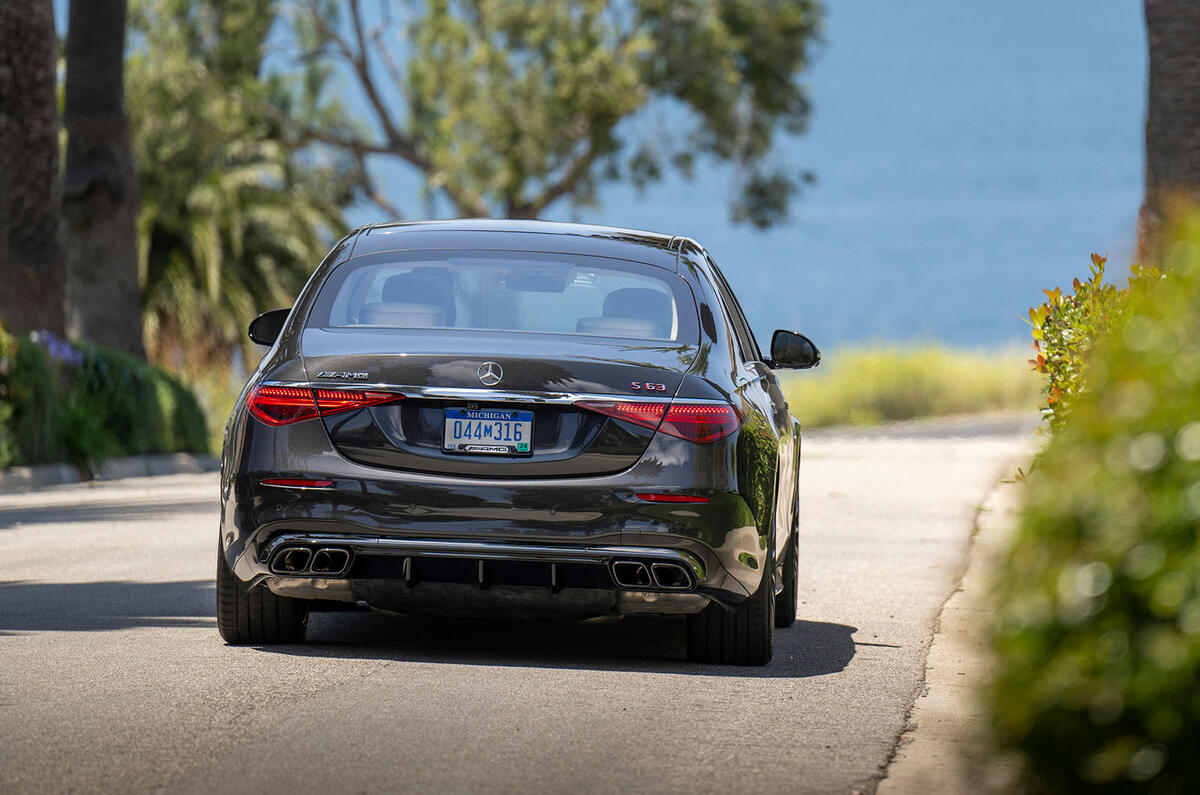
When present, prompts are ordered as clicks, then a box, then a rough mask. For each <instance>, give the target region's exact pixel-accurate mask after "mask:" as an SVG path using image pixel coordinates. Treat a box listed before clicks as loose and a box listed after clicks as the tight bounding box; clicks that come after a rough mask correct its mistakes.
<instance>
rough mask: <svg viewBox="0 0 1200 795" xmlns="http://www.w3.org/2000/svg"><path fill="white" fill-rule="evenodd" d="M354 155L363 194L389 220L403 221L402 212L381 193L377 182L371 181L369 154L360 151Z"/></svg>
mask: <svg viewBox="0 0 1200 795" xmlns="http://www.w3.org/2000/svg"><path fill="white" fill-rule="evenodd" d="M353 155H354V165H355V167H356V169H357V170H358V181H359V184H360V185H361V186H362V189H363V193H364V194H366V197H367V198H368V199H370V200H371V201H372V202H373V203H374V204H375V206H376V207H378V208H379V209H381V210H383V213H384V215H386V216H387V217H388V220H391V221H400V220H403V218H404V215H403V214H402V213H401V212H400V210H399V209H398V208H397V207H396V205H394V204H392V203H391V201H389V200H388V198H387V197H386V196H384V195H383V194H382V193H380V192H379V190H378V189H377V188H376V187H375V181H374V180H373V179H371V172H370V171H368V170H367V153H366V152H364V151H361V150H359V151H357V152H354V153H353Z"/></svg>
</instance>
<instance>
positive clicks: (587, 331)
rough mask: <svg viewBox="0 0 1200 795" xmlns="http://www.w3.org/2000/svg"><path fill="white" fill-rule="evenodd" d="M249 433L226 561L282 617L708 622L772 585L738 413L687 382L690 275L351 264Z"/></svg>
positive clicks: (656, 270) (255, 396)
mask: <svg viewBox="0 0 1200 795" xmlns="http://www.w3.org/2000/svg"><path fill="white" fill-rule="evenodd" d="M314 295H315V297H314V298H313V300H312V301H311V302H310V303H309V305H308V306H307V307H306V312H305V314H304V316H303V317H300V316H299V312H294V313H293V314H294V315H297V316H295V317H293V318H292V319H291V321H290V322H289V328H288V329H285V332H284V333H285V335H290V336H289V340H290V342H289V343H288V344H284V345H277V346H276V350H275V352H274V354H273V356H272V357H271V358H269V359H268V361H267V362H265V363H264V366H263V367H262V368H261V369H260V372H259V373H258V374H257V375H256V377H255V378H254V379H252V381H251V384H250V385H249V386H248V388H247V390H246V392H245V394H244V395H243V398H242V401H241V402H240V404H239V409H238V410H237V411H235V414H234V417H233V419H232V420H231V423H230V426H229V429H228V434H229V435H228V437H227V444H226V451H225V462H224V473H225V474H224V478H223V482H224V500H223V518H222V534H223V549H224V559H225V561H226V562H227V564H228V566H229V567H230V569H231V571H232V572H233V573H234V574H235V575H236V576H237V577H238V578H239V579H240V580H241V581H243V582H246V583H249V584H251V585H259V584H261V585H265V586H266V587H268V588H269V589H270V590H271V591H272V592H273V593H275V594H277V595H279V596H285V597H293V598H302V599H312V598H318V599H333V600H344V601H356V600H364V601H366V602H368V603H370V604H372V605H373V606H376V607H381V608H386V609H393V610H400V611H424V612H439V613H446V614H480V613H483V614H488V615H506V616H525V615H546V614H554V615H568V616H577V617H585V616H595V615H602V614H606V613H611V612H618V613H637V612H649V613H695V612H698V611H700V610H702V609H704V608H705V607H706V606H707V605H708V604H710V603H712V602H716V603H719V604H722V605H736V604H738V603H740V602H741V601H743V600H745V599H746V598H747V597H748V596H749V595H751V594H753V593H754V592H755V591H756V590H757V589H758V586H759V582H760V580H761V579H762V576H763V572H764V570H765V568H766V564H767V560H766V557H765V552H764V544H763V543H762V536H761V529H760V527H759V526H758V524H757V523H756V521H755V517H754V515H753V514H752V512H751V510H750V508H749V507H748V505H747V502H746V501H745V500H744V499H743V497H742V495H741V493H740V491H739V487H738V480H737V478H738V471H737V469H738V466H737V462H738V456H737V449H738V440H739V435H740V434H741V433H742V419H743V418H742V413H741V411H740V408H739V407H738V406H735V405H733V404H731V403H730V402H729V398H728V395H727V393H725V392H723V391H722V390H721V389H720V388H718V387H717V386H716V385H713V384H711V383H709V382H708V381H705V380H703V379H701V378H697V377H696V376H694V375H690V374H689V371H690V370H691V369H692V367H693V364H694V363H695V361H696V358H697V357H698V356H700V355H701V346H700V345H699V336H698V322H697V317H696V304H695V300H694V298H693V297H692V293H691V288H690V287H689V285H688V283H687V281H686V280H685V279H684V278H683V277H681V276H680V275H679V274H678V273H676V272H675V271H674V269H672V268H665V267H661V266H659V265H653V264H646V263H638V262H631V261H628V260H615V259H609V258H603V257H596V256H585V255H569V254H561V253H536V252H533V253H531V252H514V251H503V250H497V251H478V250H461V251H437V252H430V251H409V252H386V253H382V254H372V255H367V256H363V257H357V258H354V259H351V260H349V261H347V262H345V263H342V264H341V265H340V266H338V267H337V268H334V269H332V270H331V271H330V272H329V273H328V274H327V275H325V276H324V279H323V283H322V284H320V285H317V286H316V293H315V294H314Z"/></svg>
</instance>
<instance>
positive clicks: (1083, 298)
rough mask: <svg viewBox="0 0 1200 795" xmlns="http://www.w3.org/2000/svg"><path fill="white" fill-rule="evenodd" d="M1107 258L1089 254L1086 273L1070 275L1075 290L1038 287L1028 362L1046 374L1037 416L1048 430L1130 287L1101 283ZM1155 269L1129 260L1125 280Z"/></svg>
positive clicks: (1062, 414)
mask: <svg viewBox="0 0 1200 795" xmlns="http://www.w3.org/2000/svg"><path fill="white" fill-rule="evenodd" d="M1106 262H1107V257H1101V256H1100V255H1099V254H1093V255H1092V263H1091V265H1090V268H1091V276H1090V278H1088V279H1087V281H1082V282H1081V281H1080V280H1079V279H1075V281H1074V283H1073V285H1072V286H1073V287H1074V288H1075V292H1074V293H1065V292H1063V290H1062V289H1061V288H1059V287H1055V288H1054V289H1053V290H1043V292H1044V293H1045V294H1046V302H1045V303H1043V304H1041V305H1039V306H1035V307H1032V308H1031V309H1030V310H1029V321H1028V322H1029V325H1030V326H1032V331H1031V332H1030V333H1031V334H1032V335H1033V347H1034V350H1036V351H1037V358H1035V359H1032V360H1031V361H1030V364H1032V365H1033V368H1034V369H1035V370H1037V371H1038V372H1039V373H1042V374H1044V375H1046V376H1048V378H1047V381H1046V386H1045V388H1044V389H1043V392H1044V393H1045V394H1046V403H1045V407H1044V408H1043V409H1042V415H1043V416H1044V417H1045V419H1046V421H1047V422H1048V423H1049V424H1050V428H1051V429H1052V430H1056V429H1057V428H1059V427H1060V426H1061V425H1062V423H1063V421H1064V420H1065V419H1066V417H1067V414H1068V413H1069V411H1070V407H1071V403H1072V401H1073V400H1074V398H1075V396H1076V395H1078V394H1079V393H1080V392H1081V391H1083V389H1084V378H1083V370H1084V363H1085V362H1086V360H1087V356H1088V352H1089V351H1090V350H1091V347H1092V344H1093V342H1094V341H1095V340H1096V338H1097V337H1099V336H1100V335H1101V334H1103V333H1104V331H1106V330H1107V329H1108V328H1109V327H1110V326H1112V325H1113V324H1115V323H1117V322H1118V321H1119V319H1120V316H1121V312H1122V311H1123V310H1124V308H1125V304H1126V302H1127V301H1128V299H1129V289H1128V288H1125V289H1118V288H1117V287H1116V286H1115V285H1112V284H1105V283H1104V265H1105V263H1106ZM1160 277H1161V274H1160V273H1159V271H1158V270H1157V269H1156V268H1143V267H1140V266H1138V265H1134V266H1133V268H1132V269H1131V278H1130V284H1135V283H1137V282H1138V281H1140V280H1142V279H1156V278H1160Z"/></svg>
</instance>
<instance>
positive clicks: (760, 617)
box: [687, 562, 775, 665]
mask: <svg viewBox="0 0 1200 795" xmlns="http://www.w3.org/2000/svg"><path fill="white" fill-rule="evenodd" d="M774 570H775V567H774V565H772V564H771V563H770V562H768V564H767V566H766V572H765V574H764V575H763V578H762V581H761V582H760V583H759V585H758V590H757V591H755V592H754V595H753V596H751V597H750V598H749V599H747V600H746V601H744V602H742V603H741V604H740V605H738V606H737V608H736V609H734V610H732V611H730V610H726V609H725V608H723V607H721V606H720V605H715V604H710V605H709V606H708V607H706V608H704V609H703V610H702V611H700V612H699V613H695V614H693V615H690V616H688V617H687V622H688V623H687V647H688V648H687V651H688V659H689V660H692V661H693V662H702V663H719V664H723V665H766V664H767V663H769V662H770V661H771V654H772V652H773V651H774V648H773V647H774V645H775V585H774V582H773V580H774Z"/></svg>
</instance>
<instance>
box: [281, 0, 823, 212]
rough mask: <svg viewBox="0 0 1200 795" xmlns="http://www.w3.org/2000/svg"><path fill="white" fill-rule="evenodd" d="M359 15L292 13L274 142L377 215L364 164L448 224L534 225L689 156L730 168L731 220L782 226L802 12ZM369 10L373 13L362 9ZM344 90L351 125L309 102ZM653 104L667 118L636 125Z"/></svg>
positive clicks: (726, 6) (792, 183) (664, 2)
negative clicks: (406, 187) (430, 204)
mask: <svg viewBox="0 0 1200 795" xmlns="http://www.w3.org/2000/svg"><path fill="white" fill-rule="evenodd" d="M394 6H395V4H392V3H383V4H381V5H380V6H379V7H378V13H375V14H373V15H371V17H370V18H368V16H367V15H366V14H364V10H363V8H362V3H360V2H359V0H348V2H344V3H343V2H331V1H330V0H294V1H293V2H290V3H288V8H289V12H290V16H291V18H292V19H293V21H294V24H293V26H292V33H293V35H294V39H295V42H296V44H297V46H298V47H299V48H300V51H301V61H302V63H303V64H304V65H305V79H304V81H303V82H302V86H303V88H302V90H301V91H300V92H298V93H297V94H296V95H295V101H294V103H293V105H292V107H291V113H290V115H289V118H288V128H289V130H290V131H291V132H292V133H293V134H294V136H295V138H294V140H295V141H296V143H298V144H302V143H314V142H315V143H319V144H323V145H325V147H327V148H332V149H333V150H335V151H338V152H342V153H344V154H346V155H347V156H349V157H350V158H352V159H353V161H354V162H355V163H356V164H357V166H358V169H357V171H358V178H359V187H360V188H361V189H362V190H363V191H364V192H365V194H366V195H367V196H369V197H370V198H372V199H373V200H374V201H375V202H376V203H377V204H378V205H379V206H380V208H381V209H382V211H383V212H384V213H385V214H386V215H387V216H389V217H399V216H400V215H401V211H400V209H399V208H397V207H395V206H394V205H393V204H392V203H391V202H390V200H389V199H388V198H387V196H386V195H385V194H384V192H382V191H381V190H379V188H378V186H376V185H375V184H374V183H373V182H372V178H371V174H370V171H369V169H368V168H367V163H368V160H370V159H371V158H387V159H391V160H394V161H399V162H401V163H404V164H406V165H407V166H408V167H410V168H411V169H413V170H415V172H417V173H418V174H419V175H420V177H421V178H422V180H423V181H424V184H425V185H426V187H427V189H428V190H429V192H430V193H431V194H432V195H434V196H437V197H440V198H442V199H445V200H448V202H449V204H450V206H451V207H452V212H453V214H456V215H462V216H485V217H486V216H506V217H510V218H535V217H538V216H540V215H542V214H543V213H544V212H545V211H546V210H547V208H549V207H551V206H552V205H554V204H555V203H556V202H558V201H559V200H566V201H568V202H570V203H571V204H572V205H574V206H588V205H592V204H594V203H595V201H596V188H597V185H598V184H599V183H600V182H601V181H606V180H607V181H615V180H625V181H629V182H631V183H633V184H634V185H635V186H638V187H643V186H645V185H647V184H649V183H651V182H654V181H656V180H658V179H660V178H661V177H662V175H663V173H664V170H665V169H667V168H672V167H673V168H676V169H678V170H680V171H681V172H682V173H683V174H685V175H688V176H690V174H691V171H692V167H693V164H694V161H695V159H696V158H697V156H710V157H712V158H714V159H716V160H718V161H722V162H727V163H730V164H732V165H733V166H734V168H735V172H736V181H737V188H736V190H735V191H734V198H733V201H732V208H731V209H732V212H733V215H734V218H735V219H736V220H740V221H746V222H749V223H752V224H755V225H757V226H760V227H764V226H767V225H769V224H771V223H772V222H774V221H776V220H779V219H780V218H781V217H783V216H785V215H786V213H787V209H788V201H789V199H790V197H791V196H792V195H793V194H794V192H795V191H796V189H797V187H798V185H799V183H800V182H801V181H803V180H804V179H805V178H806V175H804V174H801V173H797V172H794V171H792V170H789V169H787V168H784V167H776V165H774V164H773V163H772V162H771V158H770V153H771V143H772V139H773V137H774V135H775V133H776V132H777V131H779V130H781V129H782V130H784V131H786V132H789V133H800V132H803V131H804V129H805V126H806V124H807V122H808V116H809V103H808V99H807V95H806V93H805V90H804V87H803V86H802V85H801V83H800V82H799V80H798V77H799V75H800V74H801V73H802V72H803V71H804V69H805V67H806V66H807V64H808V59H809V50H810V46H811V43H812V41H813V39H814V37H815V36H816V34H817V30H818V26H819V24H820V6H819V4H818V3H817V2H816V1H815V0H775V1H774V2H759V0H723V1H718V0H633V1H631V2H617V1H614V2H607V1H606V0H576V1H574V2H556V3H530V2H526V1H525V0H460V1H455V0H430V2H426V3H420V4H412V5H407V6H399V7H394ZM374 8H375V7H374V6H372V9H371V10H374ZM335 73H336V74H338V75H339V76H341V75H345V76H348V78H349V81H350V83H351V84H352V85H353V86H354V88H355V90H357V91H358V92H359V93H360V95H361V98H362V100H363V103H362V104H363V105H364V106H365V107H367V108H368V109H369V117H368V118H367V119H358V118H355V116H354V114H353V113H352V112H350V111H349V109H348V106H347V105H346V104H345V103H344V102H343V100H342V97H341V96H340V95H338V94H335V93H333V92H331V91H325V90H323V89H324V87H325V86H326V85H327V82H326V78H328V77H329V76H330V75H331V74H335ZM654 108H657V109H659V110H662V111H663V112H664V113H665V115H666V117H668V118H669V119H670V121H669V123H668V124H666V125H665V126H662V125H653V124H648V123H646V122H647V118H646V114H645V113H644V112H646V111H649V110H651V109H654Z"/></svg>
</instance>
